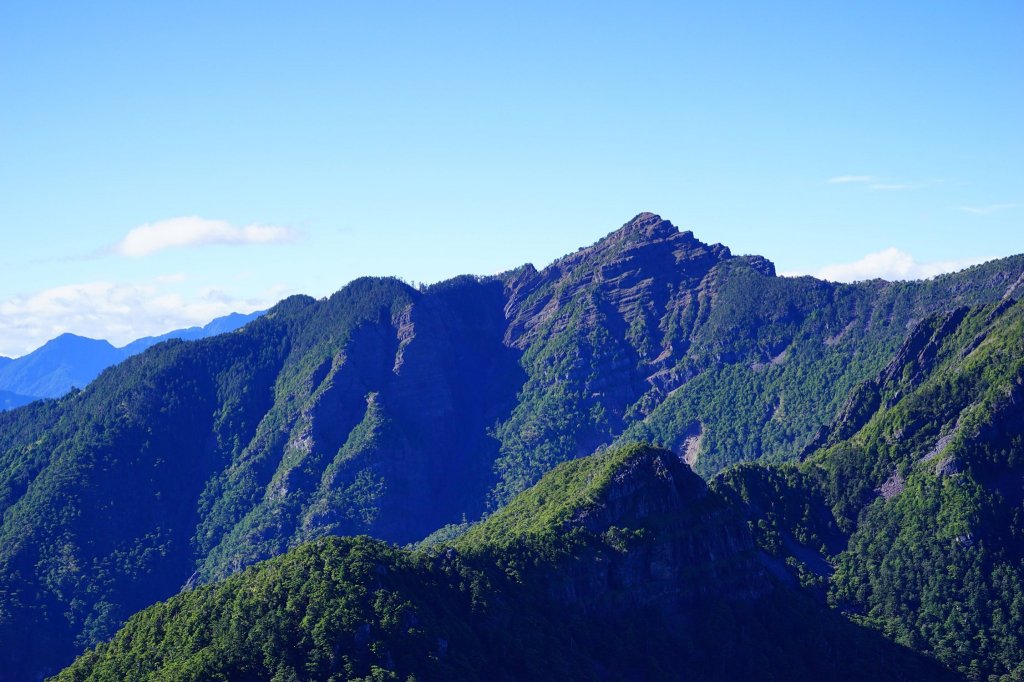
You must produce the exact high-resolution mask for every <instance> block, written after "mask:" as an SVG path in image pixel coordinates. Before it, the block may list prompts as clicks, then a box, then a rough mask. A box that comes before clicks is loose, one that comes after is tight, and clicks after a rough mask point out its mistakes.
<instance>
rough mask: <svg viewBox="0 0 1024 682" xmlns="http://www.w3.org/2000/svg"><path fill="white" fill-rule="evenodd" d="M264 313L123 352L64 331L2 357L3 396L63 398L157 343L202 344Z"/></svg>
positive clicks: (148, 340)
mask: <svg viewBox="0 0 1024 682" xmlns="http://www.w3.org/2000/svg"><path fill="white" fill-rule="evenodd" d="M263 312H264V311H256V312H253V313H249V314H241V313H231V314H230V315H225V316H222V317H219V318H216V319H214V320H212V321H211V322H209V323H207V324H206V325H203V326H195V327H188V328H186V329H176V330H173V331H170V332H167V333H166V334H161V335H159V336H147V337H143V338H140V339H136V340H134V341H131V342H129V343H127V344H125V345H124V346H120V347H116V346H114V345H113V344H111V343H110V342H109V341H106V340H104V339H92V338H89V337H87V336H80V335H78V334H72V333H70V332H65V333H63V334H60V335H59V336H56V337H54V338H52V339H50V340H49V341H47V342H46V343H45V344H43V345H42V346H40V347H39V348H37V349H35V350H34V351H32V352H31V353H28V354H26V355H23V356H21V357H18V358H0V391H7V392H9V393H12V394H16V396H12V398H11V399H10V402H11V405H10V406H11V407H17V406H20V405H21V404H25V403H27V402H31V401H32V400H38V399H40V398H59V397H60V396H62V395H64V394H65V393H67V392H68V391H70V390H71V389H72V388H73V387H76V386H77V387H79V388H83V387H85V386H86V384H88V383H89V382H90V381H92V380H93V379H95V378H96V377H97V376H98V375H99V373H100V372H101V371H103V370H104V369H106V368H107V367H110V366H111V365H114V364H117V363H118V362H121V361H122V360H124V359H126V358H128V357H131V356H132V355H136V354H137V353H141V352H142V351H144V350H145V349H146V348H149V347H150V346H153V345H155V344H157V343H160V342H162V341H167V340H169V339H199V338H204V337H207V336H213V335H216V334H221V333H224V332H228V331H234V330H235V329H238V328H239V327H241V326H243V325H245V324H247V323H248V322H250V321H251V320H253V319H255V318H256V317H258V316H259V315H261V314H263Z"/></svg>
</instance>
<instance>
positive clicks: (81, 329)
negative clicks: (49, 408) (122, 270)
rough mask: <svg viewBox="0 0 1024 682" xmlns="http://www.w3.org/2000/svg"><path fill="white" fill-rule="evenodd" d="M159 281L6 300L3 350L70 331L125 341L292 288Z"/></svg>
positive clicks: (264, 303)
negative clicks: (250, 292) (183, 288)
mask: <svg viewBox="0 0 1024 682" xmlns="http://www.w3.org/2000/svg"><path fill="white" fill-rule="evenodd" d="M154 282H156V283H146V284H127V283H114V282H87V283H82V284H68V285H65V286H59V287H54V288H52V289H46V290H43V291H38V292H36V293H33V294H28V295H25V296H17V297H14V298H10V299H8V300H6V301H2V302H0V355H6V356H11V357H14V356H19V355H24V354H25V353H28V352H30V351H32V350H34V349H35V348H38V347H39V346H41V345H42V344H43V343H45V342H46V341H48V340H50V339H52V338H53V337H55V336H58V335H60V334H63V333H64V332H71V333H74V334H79V335H81V336H88V337H91V338H97V339H107V340H108V341H110V342H111V343H113V344H114V345H115V346H122V345H124V344H126V343H128V342H130V341H133V340H135V339H137V338H141V337H143V336H155V335H159V334H164V333H166V332H169V331H171V330H173V329H180V328H183V327H191V326H194V325H203V324H206V323H207V322H209V321H210V320H212V319H214V318H215V317H220V316H222V315H227V314H228V313H232V312H242V313H248V312H251V311H253V310H259V309H261V308H267V307H269V306H271V305H273V304H274V303H276V302H277V301H278V300H280V299H281V298H282V297H283V295H284V294H285V293H287V292H285V291H284V290H283V289H282V288H281V287H275V288H274V289H272V290H270V291H267V292H265V293H264V294H262V295H259V296H257V297H251V298H247V297H239V296H234V295H232V294H230V293H229V292H225V291H223V290H220V289H215V288H211V289H205V290H203V291H202V292H200V293H199V294H197V295H190V294H187V293H182V292H179V291H175V290H173V289H171V288H169V285H167V284H166V283H163V282H158V281H156V280H154Z"/></svg>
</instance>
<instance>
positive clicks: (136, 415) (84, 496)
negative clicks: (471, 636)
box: [0, 214, 1024, 670]
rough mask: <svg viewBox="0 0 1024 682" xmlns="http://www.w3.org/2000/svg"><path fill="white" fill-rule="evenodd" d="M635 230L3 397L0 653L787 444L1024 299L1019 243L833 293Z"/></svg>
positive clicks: (325, 305) (357, 288)
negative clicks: (163, 605)
mask: <svg viewBox="0 0 1024 682" xmlns="http://www.w3.org/2000/svg"><path fill="white" fill-rule="evenodd" d="M624 227H625V228H626V229H621V228H620V230H617V231H615V232H613V233H611V235H609V236H608V237H606V238H604V239H602V240H599V241H598V242H596V243H595V244H594V245H592V246H591V247H587V248H584V249H581V250H580V251H578V252H577V253H575V254H569V255H568V256H566V257H565V258H563V259H559V260H557V261H555V262H554V263H552V264H551V265H549V266H548V267H546V268H544V269H543V270H541V271H538V270H536V268H533V267H531V266H523V267H521V268H519V269H517V270H513V271H510V272H508V273H503V274H502V275H500V276H495V277H474V276H463V277H459V278H454V279H452V280H449V281H446V282H442V283H438V284H435V285H431V286H429V287H423V288H422V290H417V289H413V288H412V287H409V286H408V285H406V284H404V283H402V282H401V281H399V280H396V279H393V278H363V279H360V280H356V281H354V282H352V283H350V284H348V285H346V286H345V287H344V288H343V289H341V290H340V291H339V292H337V293H335V294H334V295H332V296H330V297H328V298H325V299H321V300H316V299H312V298H310V297H304V296H295V297H291V298H289V299H285V300H284V301H282V302H281V303H279V304H278V305H276V306H274V308H272V309H271V310H270V311H268V312H267V313H266V315H264V316H262V317H260V318H259V319H257V320H255V321H253V322H252V323H251V324H249V325H247V326H246V327H244V328H243V329H242V330H241V331H239V332H237V333H233V334H228V335H223V336H217V337H211V338H208V339H204V340H200V341H196V342H192V343H182V342H175V341H170V342H167V343H164V344H159V345H157V346H154V347H153V348H151V349H149V350H147V351H146V352H144V353H141V354H139V355H136V356H133V357H132V358H130V359H129V360H127V361H125V362H123V363H121V364H119V365H117V366H114V367H111V368H108V369H107V370H105V371H104V372H103V373H101V375H100V376H99V377H98V378H97V379H96V380H95V381H94V382H93V383H91V384H89V385H88V386H87V387H85V388H84V389H83V390H81V391H78V392H74V393H72V394H69V395H68V396H65V397H64V398H61V399H59V400H55V401H46V402H43V403H39V404H33V405H30V406H27V407H25V408H22V409H20V410H14V411H12V412H9V413H4V414H0V512H2V514H3V525H2V526H0V568H2V571H0V581H2V584H0V589H3V590H6V594H8V595H11V596H10V599H9V601H8V605H7V610H6V611H5V612H4V613H2V614H0V641H3V642H13V643H15V644H13V645H11V646H7V647H5V650H6V651H8V652H11V653H9V654H8V656H9V657H10V656H17V657H19V658H18V660H13V659H12V658H7V659H4V660H3V661H0V663H2V664H3V667H9V668H10V669H12V670H25V669H26V668H19V667H18V666H29V667H31V666H32V665H34V664H35V663H34V662H33V661H34V660H35V658H33V657H36V658H38V659H39V660H47V661H63V662H65V663H66V662H68V661H70V659H71V658H72V657H73V656H74V655H76V654H77V653H78V652H80V651H81V650H82V649H83V648H84V647H86V646H91V645H94V644H96V643H97V642H100V641H103V640H105V639H107V638H109V637H110V636H111V635H112V634H113V633H114V632H115V631H116V629H117V628H118V627H119V626H120V625H121V624H122V623H123V622H124V621H125V619H127V617H128V616H130V615H131V614H132V613H134V612H135V611H137V610H139V609H141V608H143V607H145V606H147V605H148V604H151V603H153V602H154V601H157V600H160V599H165V598H167V597H170V596H171V595H173V594H175V593H176V592H178V591H179V590H180V588H181V587H182V586H183V585H185V584H186V583H187V584H190V585H196V584H201V583H204V582H209V581H216V580H220V579H223V578H226V577H228V576H230V575H232V574H234V573H237V572H238V571H239V570H242V569H243V568H245V567H246V566H248V565H251V564H253V563H255V562H258V561H261V560H264V559H267V558H270V557H273V556H276V555H279V554H282V553H285V552H287V551H289V550H291V549H294V548H296V547H298V546H300V545H302V544H303V543H306V542H309V541H313V540H317V539H318V538H320V537H323V536H325V535H361V534H366V535H372V536H374V537H377V538H382V539H384V540H388V541H392V542H400V543H407V542H413V541H416V540H419V539H421V538H423V537H425V536H427V535H428V534H430V533H432V532H433V531H435V530H437V529H438V528H441V527H442V526H445V525H446V524H459V523H460V521H461V520H462V519H466V520H468V521H473V520H476V519H479V518H480V517H481V516H483V515H485V514H494V513H496V512H498V511H499V510H500V509H501V508H502V507H503V506H504V505H505V504H506V503H508V502H509V501H510V500H512V499H514V498H515V496H516V495H518V494H520V493H522V492H523V491H526V490H527V489H529V488H530V487H531V486H532V485H534V484H535V483H536V482H537V481H539V480H540V479H541V477H542V476H543V475H544V474H545V473H547V472H548V471H551V470H552V469H554V468H555V467H556V466H558V465H559V464H561V463H563V462H566V461H570V460H575V459H578V458H580V457H583V456H586V455H589V454H591V453H593V452H595V451H601V450H603V449H605V448H607V447H615V446H616V444H619V445H622V444H625V443H626V442H627V441H638V440H639V441H650V442H653V443H655V444H657V445H661V446H664V447H666V448H668V449H669V450H671V451H673V452H675V453H676V454H677V455H685V456H686V457H687V458H688V461H690V462H692V463H693V465H694V467H695V469H696V470H697V471H698V472H699V473H700V474H702V475H703V476H704V477H705V478H709V479H710V478H712V477H713V476H714V475H715V474H717V473H718V472H719V471H721V470H723V469H726V468H727V467H729V466H732V465H734V464H737V463H741V462H746V461H755V460H757V461H761V462H785V461H793V460H797V459H799V458H800V455H801V453H802V452H803V451H804V448H805V446H806V445H807V444H808V443H811V442H812V441H813V440H814V438H815V436H816V434H817V433H818V431H819V430H820V429H821V428H823V427H824V426H827V425H828V424H830V423H831V422H832V421H833V420H834V418H835V417H836V415H838V414H839V413H840V411H841V410H842V407H843V405H844V404H845V403H846V401H847V399H848V397H849V395H850V394H851V393H852V392H853V391H854V390H855V389H856V387H857V386H860V385H861V384H862V383H863V382H864V381H866V380H869V379H871V378H872V377H874V376H876V375H877V374H878V373H879V372H880V371H882V370H883V369H884V368H885V366H886V365H887V364H888V363H889V362H890V360H891V358H892V357H893V355H894V354H895V353H897V351H898V350H899V348H900V346H901V344H903V343H904V341H905V340H906V337H907V336H908V334H909V333H910V331H911V330H912V329H913V328H914V326H915V325H916V324H919V323H920V322H921V321H922V320H925V319H928V318H929V317H930V316H933V315H936V314H946V313H949V312H951V311H954V310H956V309H957V308H959V307H962V306H976V305H994V304H996V303H997V302H998V301H1000V300H1002V299H1003V298H1004V297H1007V296H1008V297H1009V299H1012V298H1013V297H1014V296H1016V294H1017V293H1019V290H1016V291H1015V290H1014V289H1012V286H1013V284H1014V282H1017V281H1018V280H1019V279H1020V278H1021V276H1022V273H1024V256H1014V257H1010V258H1006V259H1002V260H1000V261H994V262H991V263H988V264H985V265H982V266H977V267H974V268H971V269H968V270H965V271H964V272H961V273H957V274H953V275H945V276H942V277H939V278H936V279H935V280H930V281H925V282H911V283H885V282H878V281H875V282H867V283H860V284H856V285H843V284H836V283H830V282H823V281H820V280H815V279H813V278H809V277H804V278H784V277H778V276H776V275H775V274H774V267H773V266H771V263H770V261H767V260H766V259H763V258H760V257H756V256H749V257H748V256H733V255H732V254H731V252H729V251H728V249H726V247H722V246H720V245H718V246H716V245H707V244H704V243H703V242H700V241H699V240H697V239H696V238H695V237H693V236H692V233H684V232H679V231H678V230H676V229H675V228H674V226H671V224H670V223H668V221H660V219H657V218H656V217H655V216H653V215H650V216H644V215H643V214H641V216H639V217H638V218H637V219H634V220H633V221H631V222H629V223H627V224H626V226H624ZM1007 292H1010V293H1009V294H1008V293H1007ZM1009 299H1008V300H1009ZM887 475H888V474H887ZM851 476H852V474H851ZM851 480H856V481H858V483H857V485H858V486H861V485H865V486H866V485H871V486H877V485H880V484H881V483H883V482H884V479H883V480H882V481H878V482H875V481H873V480H872V481H871V482H870V484H869V483H868V482H860V481H861V477H860V475H859V474H858V476H857V477H854V478H851ZM794 490H795V491H797V492H794V495H798V494H799V495H803V494H807V495H809V496H810V497H809V498H808V499H816V498H814V495H819V493H817V492H814V491H813V490H812V491H809V492H808V491H805V490H804V489H803V488H799V489H797V488H794ZM819 496H820V495H819ZM140 509H141V510H142V511H141V512H140V511H139V510H140ZM122 510H131V512H132V513H125V512H124V511H122ZM836 532H837V533H838V532H839V531H838V530H837V531H836ZM844 532H845V531H844ZM815 549H816V548H815ZM33 638H34V639H33ZM44 640H46V641H48V642H49V643H50V644H49V647H48V649H47V650H45V651H43V650H37V649H35V648H34V645H33V644H32V642H33V641H36V642H39V641H44Z"/></svg>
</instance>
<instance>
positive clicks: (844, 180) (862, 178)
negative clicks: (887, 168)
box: [825, 175, 875, 185]
mask: <svg viewBox="0 0 1024 682" xmlns="http://www.w3.org/2000/svg"><path fill="white" fill-rule="evenodd" d="M825 182H826V183H827V184H829V185H848V184H860V183H865V182H875V176H873V175H840V176H838V177H834V178H829V179H828V180H826V181H825Z"/></svg>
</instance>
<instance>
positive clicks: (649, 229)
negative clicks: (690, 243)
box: [609, 211, 679, 241]
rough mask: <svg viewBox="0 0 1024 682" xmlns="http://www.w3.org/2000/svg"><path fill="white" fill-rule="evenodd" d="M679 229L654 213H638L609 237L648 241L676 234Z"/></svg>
mask: <svg viewBox="0 0 1024 682" xmlns="http://www.w3.org/2000/svg"><path fill="white" fill-rule="evenodd" d="M678 232H679V228H677V227H676V226H675V225H673V224H672V223H671V222H669V221H668V220H664V219H663V218H662V217H661V216H660V215H658V214H656V213H648V212H646V211H645V212H644V213H638V214H637V215H636V216H634V217H633V219H632V220H630V221H629V222H627V223H626V224H625V225H623V226H622V227H620V228H619V229H618V230H616V231H615V232H613V233H612V234H610V235H609V237H611V238H613V239H615V238H618V239H627V240H636V241H649V240H654V239H665V238H667V237H671V236H672V235H674V234H678Z"/></svg>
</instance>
